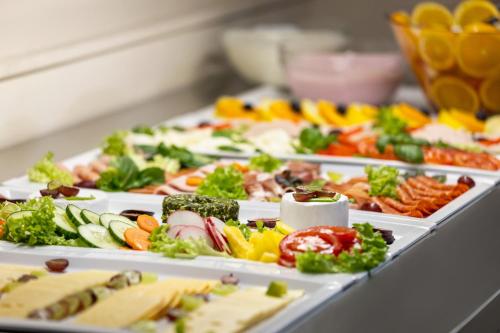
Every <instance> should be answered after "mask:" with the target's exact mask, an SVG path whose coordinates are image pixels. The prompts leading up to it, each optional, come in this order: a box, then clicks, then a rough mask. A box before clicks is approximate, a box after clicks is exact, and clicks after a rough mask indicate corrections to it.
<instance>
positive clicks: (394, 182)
mask: <svg viewBox="0 0 500 333" xmlns="http://www.w3.org/2000/svg"><path fill="white" fill-rule="evenodd" d="M365 172H366V175H367V176H368V183H369V184H370V191H369V194H370V195H372V196H384V197H391V198H397V197H398V194H397V191H396V189H397V187H398V184H399V182H398V176H399V171H398V169H396V168H393V167H389V166H385V165H383V166H380V167H373V166H371V165H367V166H366V167H365Z"/></svg>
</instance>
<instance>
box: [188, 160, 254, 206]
mask: <svg viewBox="0 0 500 333" xmlns="http://www.w3.org/2000/svg"><path fill="white" fill-rule="evenodd" d="M196 193H197V194H201V195H206V196H209V197H215V198H226V199H234V200H245V199H247V198H248V195H247V193H246V191H245V187H244V182H243V174H242V173H241V172H240V171H238V170H237V169H236V168H234V167H233V166H229V167H225V168H222V167H218V168H216V169H215V171H214V172H213V173H211V174H209V175H208V176H207V177H206V178H205V179H204V180H203V182H202V183H201V184H200V186H198V188H197V190H196Z"/></svg>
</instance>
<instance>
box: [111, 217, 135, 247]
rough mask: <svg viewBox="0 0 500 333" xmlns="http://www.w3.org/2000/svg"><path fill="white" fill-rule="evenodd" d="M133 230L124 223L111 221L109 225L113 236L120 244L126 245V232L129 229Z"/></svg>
mask: <svg viewBox="0 0 500 333" xmlns="http://www.w3.org/2000/svg"><path fill="white" fill-rule="evenodd" d="M130 228H133V227H132V226H131V225H130V224H128V223H125V222H123V221H111V222H110V223H109V232H110V234H111V236H113V238H114V239H115V240H116V241H117V242H118V243H120V244H122V245H126V244H127V241H126V240H125V231H126V230H127V229H130Z"/></svg>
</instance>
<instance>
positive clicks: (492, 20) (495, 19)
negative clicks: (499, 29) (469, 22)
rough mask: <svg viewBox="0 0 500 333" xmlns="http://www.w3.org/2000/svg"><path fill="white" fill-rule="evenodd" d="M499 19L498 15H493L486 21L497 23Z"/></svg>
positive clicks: (492, 23)
mask: <svg viewBox="0 0 500 333" xmlns="http://www.w3.org/2000/svg"><path fill="white" fill-rule="evenodd" d="M499 21H500V19H499V18H498V17H496V16H492V17H490V18H489V19H487V20H486V21H484V23H487V24H491V25H496V24H497V23H498V22H499Z"/></svg>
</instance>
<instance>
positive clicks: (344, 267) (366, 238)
mask: <svg viewBox="0 0 500 333" xmlns="http://www.w3.org/2000/svg"><path fill="white" fill-rule="evenodd" d="M353 227H354V228H355V229H356V230H357V231H358V238H360V240H361V247H359V248H353V249H352V250H351V251H350V252H347V251H343V252H341V253H340V254H339V255H338V256H337V257H335V256H333V255H330V254H321V253H316V252H313V251H307V252H304V253H300V254H297V255H296V265H297V269H298V270H299V271H301V272H304V273H356V272H362V271H366V270H370V269H373V268H375V267H377V266H378V265H379V264H380V263H382V262H383V261H384V260H385V256H386V254H387V249H388V246H387V244H386V242H385V241H384V239H383V238H382V235H381V234H380V232H374V231H373V227H372V226H371V225H370V224H369V223H363V224H354V225H353Z"/></svg>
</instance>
